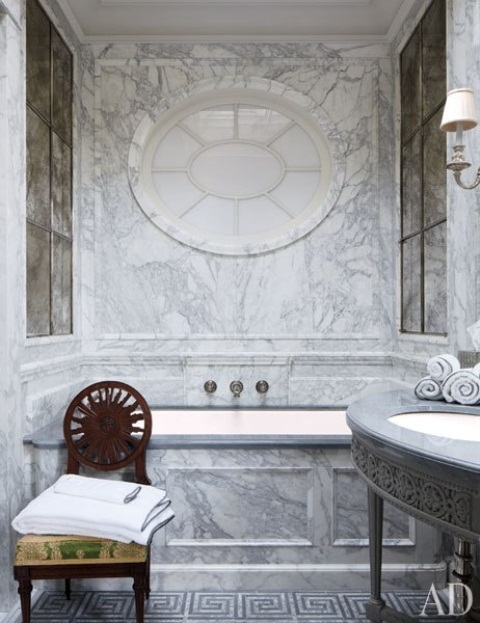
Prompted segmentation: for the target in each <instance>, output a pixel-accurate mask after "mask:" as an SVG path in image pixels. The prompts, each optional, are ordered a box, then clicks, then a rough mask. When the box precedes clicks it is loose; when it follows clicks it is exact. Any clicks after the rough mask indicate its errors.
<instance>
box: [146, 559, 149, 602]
mask: <svg viewBox="0 0 480 623" xmlns="http://www.w3.org/2000/svg"><path fill="white" fill-rule="evenodd" d="M146 578H147V585H146V587H145V599H149V597H150V560H147V571H146Z"/></svg>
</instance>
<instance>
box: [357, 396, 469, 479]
mask: <svg viewBox="0 0 480 623" xmlns="http://www.w3.org/2000/svg"><path fill="white" fill-rule="evenodd" d="M417 412H432V416H431V417H432V429H431V433H429V434H427V433H422V432H416V431H414V430H409V429H406V428H402V427H400V426H398V425H397V424H394V423H393V422H392V421H390V419H389V418H391V417H393V416H395V415H398V414H401V413H417ZM438 412H440V413H455V414H459V415H462V414H467V415H475V416H479V417H480V407H472V406H464V405H460V404H452V403H447V402H443V401H436V400H435V401H434V400H420V399H418V398H417V397H416V396H415V394H414V392H413V390H396V391H389V392H382V393H378V394H372V395H371V396H367V397H365V398H361V399H359V400H357V401H355V402H354V403H352V404H351V405H350V406H349V407H348V409H347V424H348V425H349V426H350V428H351V429H352V431H353V433H356V434H358V435H359V436H363V437H368V438H370V439H372V440H374V441H375V440H376V441H378V442H379V443H380V444H382V445H383V444H385V445H388V446H390V447H393V448H395V447H396V448H398V450H399V451H400V452H401V453H410V454H412V455H415V456H420V457H425V458H428V459H429V460H431V459H433V460H434V461H436V462H438V463H444V464H446V465H452V466H453V465H454V466H458V467H461V468H463V469H466V470H470V471H473V472H475V473H480V443H479V442H478V441H466V440H461V439H449V438H446V437H442V436H440V435H439V434H438V432H439V431H438V426H436V424H435V415H434V413H438ZM459 422H461V418H459Z"/></svg>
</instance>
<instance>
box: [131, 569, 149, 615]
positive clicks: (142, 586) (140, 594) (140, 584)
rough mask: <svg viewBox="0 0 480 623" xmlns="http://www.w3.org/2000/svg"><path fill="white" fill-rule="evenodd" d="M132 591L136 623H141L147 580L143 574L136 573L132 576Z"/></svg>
mask: <svg viewBox="0 0 480 623" xmlns="http://www.w3.org/2000/svg"><path fill="white" fill-rule="evenodd" d="M133 590H134V591H135V613H136V623H143V612H144V606H145V594H146V590H147V578H146V575H145V573H137V574H135V575H134V576H133Z"/></svg>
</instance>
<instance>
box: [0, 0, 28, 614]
mask: <svg viewBox="0 0 480 623" xmlns="http://www.w3.org/2000/svg"><path fill="white" fill-rule="evenodd" d="M21 20H22V6H21V3H20V2H14V1H9V2H7V3H3V2H0V136H1V137H2V140H1V141H0V162H2V167H0V169H1V170H0V301H1V304H0V328H1V330H0V478H1V480H2V483H3V486H2V487H1V491H0V541H1V543H2V548H1V552H0V612H1V611H2V610H7V609H8V608H9V606H10V604H11V603H12V594H13V581H12V579H11V571H10V561H11V553H12V547H13V539H12V533H11V530H10V526H9V523H10V518H11V517H12V516H13V515H14V514H15V513H16V512H17V511H18V509H19V507H20V505H21V504H22V500H23V486H22V466H23V460H24V457H23V449H22V445H21V439H22V431H23V422H22V419H21V418H20V417H19V416H18V414H19V413H21V411H22V399H23V395H22V391H21V385H20V365H21V350H22V345H23V340H24V331H25V328H24V322H23V301H24V294H23V290H22V288H21V284H22V283H23V279H24V268H23V267H24V259H23V258H24V251H23V249H24V233H23V232H24V223H25V221H24V218H25V216H24V215H25V212H24V209H23V206H24V193H25V182H24V174H23V159H24V127H23V115H22V111H23V101H24V97H25V96H24V84H23V81H22V80H21V76H22V75H23V71H22V70H23V45H22V28H21Z"/></svg>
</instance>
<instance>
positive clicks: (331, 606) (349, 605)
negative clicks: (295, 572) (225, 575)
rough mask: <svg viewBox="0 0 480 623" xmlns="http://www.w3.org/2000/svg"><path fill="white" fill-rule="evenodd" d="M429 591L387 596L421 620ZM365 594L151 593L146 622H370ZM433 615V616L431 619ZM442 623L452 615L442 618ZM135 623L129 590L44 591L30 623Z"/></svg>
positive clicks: (435, 618)
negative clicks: (366, 613) (367, 617)
mask: <svg viewBox="0 0 480 623" xmlns="http://www.w3.org/2000/svg"><path fill="white" fill-rule="evenodd" d="M426 598H427V595H426V593H424V592H422V593H420V592H418V591H416V592H415V591H398V592H396V593H391V592H390V593H385V594H384V599H385V601H386V602H387V604H388V605H389V606H392V607H393V608H395V609H397V610H400V611H402V612H404V613H406V614H408V615H410V616H412V617H419V615H420V614H421V612H422V609H423V607H424V605H425V601H426ZM367 599H368V595H367V594H366V593H354V592H352V593H322V592H306V591H292V592H290V591H282V592H280V591H275V592H268V593H266V592H258V593H257V592H240V593H213V592H165V593H152V594H151V596H150V599H149V601H148V602H147V604H146V611H145V623H148V622H153V621H156V622H158V623H187V622H191V623H266V622H270V623H272V622H275V623H319V622H328V623H343V622H346V623H357V622H358V623H360V622H362V623H365V621H366V619H365V615H364V605H365V602H366V601H367ZM426 614H427V615H428V616H422V617H421V618H420V619H419V620H420V621H421V622H422V623H427V622H429V623H431V622H432V621H436V622H437V623H438V616H435V615H437V612H436V611H435V610H434V611H433V612H429V610H428V609H427V610H426ZM430 615H433V616H430ZM441 620H442V623H447V621H450V622H451V621H453V617H441ZM101 621H108V622H109V623H134V621H135V606H134V602H133V594H130V593H128V592H82V593H72V599H71V600H70V601H66V600H65V596H64V594H63V593H62V592H44V593H42V594H41V595H40V597H39V599H38V600H37V601H36V603H35V605H34V608H33V611H32V618H31V623H47V622H48V623H101Z"/></svg>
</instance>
